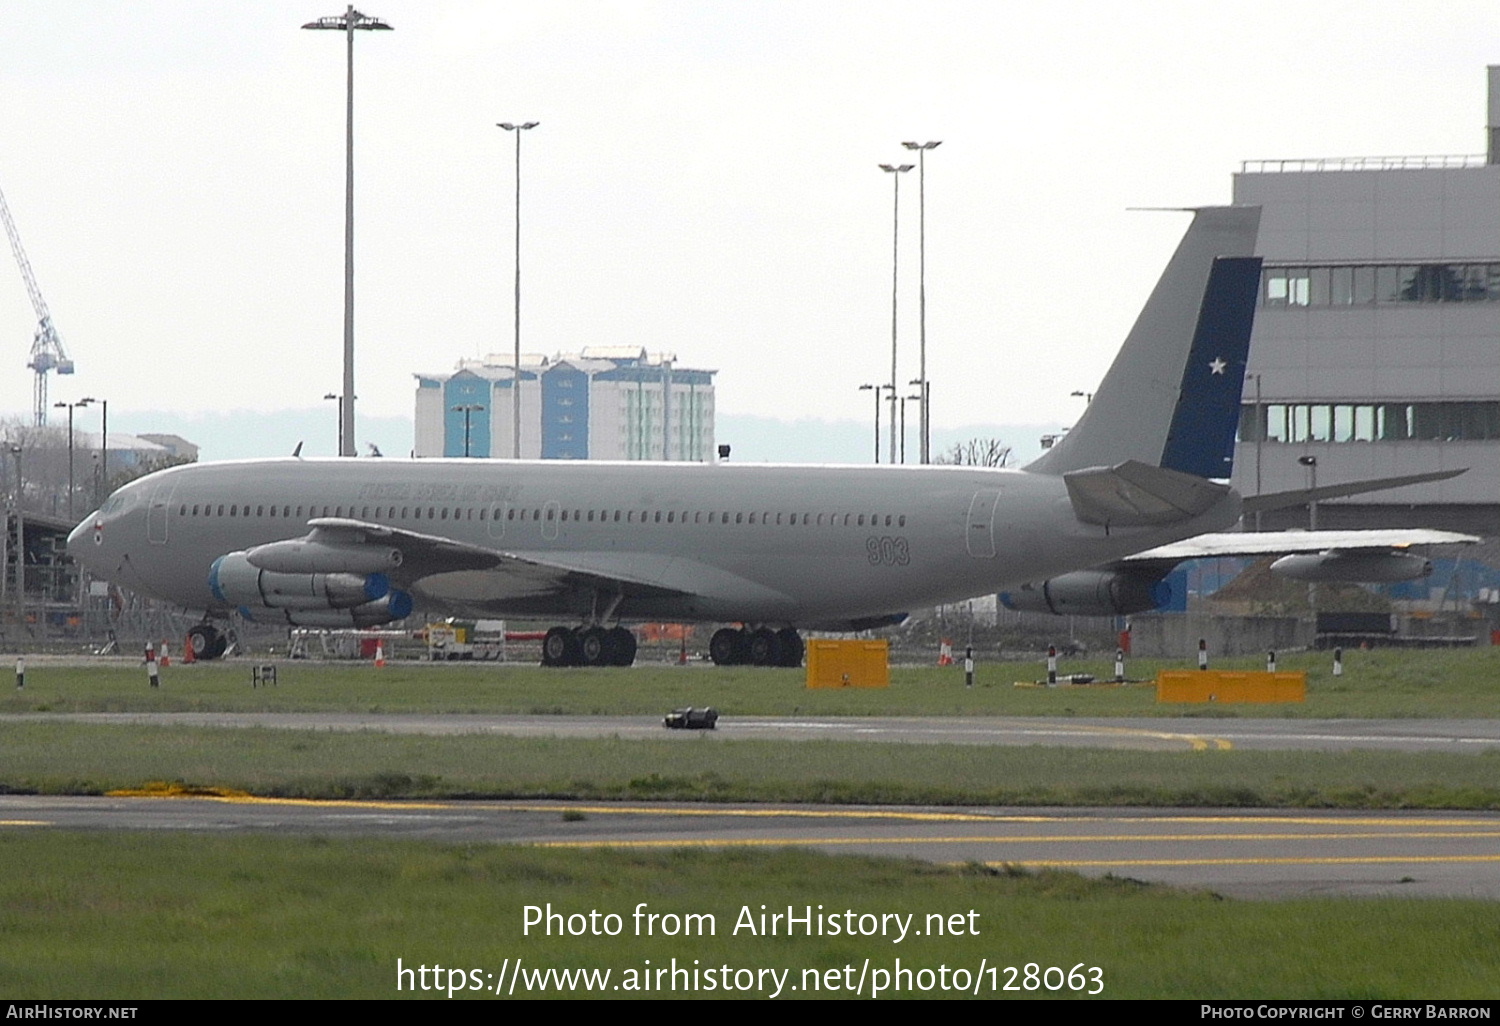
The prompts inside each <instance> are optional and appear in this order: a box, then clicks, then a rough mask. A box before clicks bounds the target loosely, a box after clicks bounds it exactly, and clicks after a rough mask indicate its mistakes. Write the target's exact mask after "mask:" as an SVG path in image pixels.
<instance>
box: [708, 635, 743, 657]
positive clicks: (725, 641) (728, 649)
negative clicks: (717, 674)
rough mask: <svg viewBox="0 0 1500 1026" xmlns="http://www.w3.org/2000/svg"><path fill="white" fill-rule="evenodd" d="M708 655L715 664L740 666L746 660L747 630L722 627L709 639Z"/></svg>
mask: <svg viewBox="0 0 1500 1026" xmlns="http://www.w3.org/2000/svg"><path fill="white" fill-rule="evenodd" d="M708 657H709V658H710V659H712V660H713V661H714V665H715V666H738V665H739V664H741V663H743V662H744V661H745V632H744V631H737V630H735V629H734V628H733V627H721V628H719V629H718V630H716V631H714V636H713V637H712V638H710V639H709V641H708Z"/></svg>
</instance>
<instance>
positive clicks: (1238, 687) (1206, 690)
mask: <svg viewBox="0 0 1500 1026" xmlns="http://www.w3.org/2000/svg"><path fill="white" fill-rule="evenodd" d="M1156 700H1157V701H1158V702H1305V701H1307V673H1306V672H1305V671H1303V670H1298V671H1296V672H1295V673H1291V672H1289V673H1268V672H1267V671H1265V670H1162V671H1160V672H1159V673H1158V674H1157V675H1156Z"/></svg>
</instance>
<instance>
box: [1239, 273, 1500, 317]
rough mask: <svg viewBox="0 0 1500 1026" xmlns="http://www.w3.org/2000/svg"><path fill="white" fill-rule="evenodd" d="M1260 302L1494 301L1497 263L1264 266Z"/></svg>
mask: <svg viewBox="0 0 1500 1026" xmlns="http://www.w3.org/2000/svg"><path fill="white" fill-rule="evenodd" d="M1260 301H1261V305H1262V306H1268V307H1318V306H1370V305H1373V304H1376V303H1487V302H1496V301H1500V264H1364V265H1361V266H1357V267H1351V266H1339V267H1333V266H1329V267H1267V268H1265V270H1263V271H1262V272H1261V290H1260Z"/></svg>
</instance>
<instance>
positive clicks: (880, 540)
mask: <svg viewBox="0 0 1500 1026" xmlns="http://www.w3.org/2000/svg"><path fill="white" fill-rule="evenodd" d="M865 555H866V556H867V557H869V560H870V563H871V565H873V566H906V565H907V564H908V563H910V562H911V550H910V549H909V548H908V547H907V544H906V539H905V538H903V537H900V536H899V535H898V536H896V537H892V536H891V535H888V534H887V535H882V536H880V537H876V536H875V535H871V536H870V537H868V538H866V539H865Z"/></svg>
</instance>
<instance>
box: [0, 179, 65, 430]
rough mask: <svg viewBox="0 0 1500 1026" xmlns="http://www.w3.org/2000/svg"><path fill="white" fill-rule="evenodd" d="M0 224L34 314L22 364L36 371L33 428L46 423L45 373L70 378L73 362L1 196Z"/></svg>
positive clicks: (0, 193) (8, 207)
mask: <svg viewBox="0 0 1500 1026" xmlns="http://www.w3.org/2000/svg"><path fill="white" fill-rule="evenodd" d="M0 221H4V222H5V234H6V235H7V236H9V237H10V251H11V252H12V253H14V254H15V257H16V266H18V267H19V268H20V269H21V279H22V281H24V282H25V283H26V294H27V295H28V296H30V297H31V308H32V309H33V310H35V311H36V320H37V325H36V334H35V335H33V336H32V339H31V360H30V362H28V363H27V364H26V366H28V367H30V368H31V369H32V370H34V371H36V385H35V388H34V390H33V397H32V422H33V423H34V424H35V425H36V426H37V427H44V426H45V425H46V423H47V372H48V371H52V370H55V371H57V373H59V374H72V373H73V361H72V360H70V359H68V351H67V350H66V349H64V348H63V343H62V336H61V335H59V334H58V333H57V328H56V327H54V326H53V324H52V313H51V311H49V310H48V309H47V300H46V299H44V298H42V290H41V288H40V287H39V286H38V285H37V283H36V275H35V274H34V273H33V272H32V270H31V261H30V260H28V259H26V250H25V248H24V247H23V246H22V245H21V233H20V232H19V231H17V230H16V222H15V219H14V218H13V217H11V216H10V206H9V205H8V204H7V203H6V202H5V193H3V192H0Z"/></svg>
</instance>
